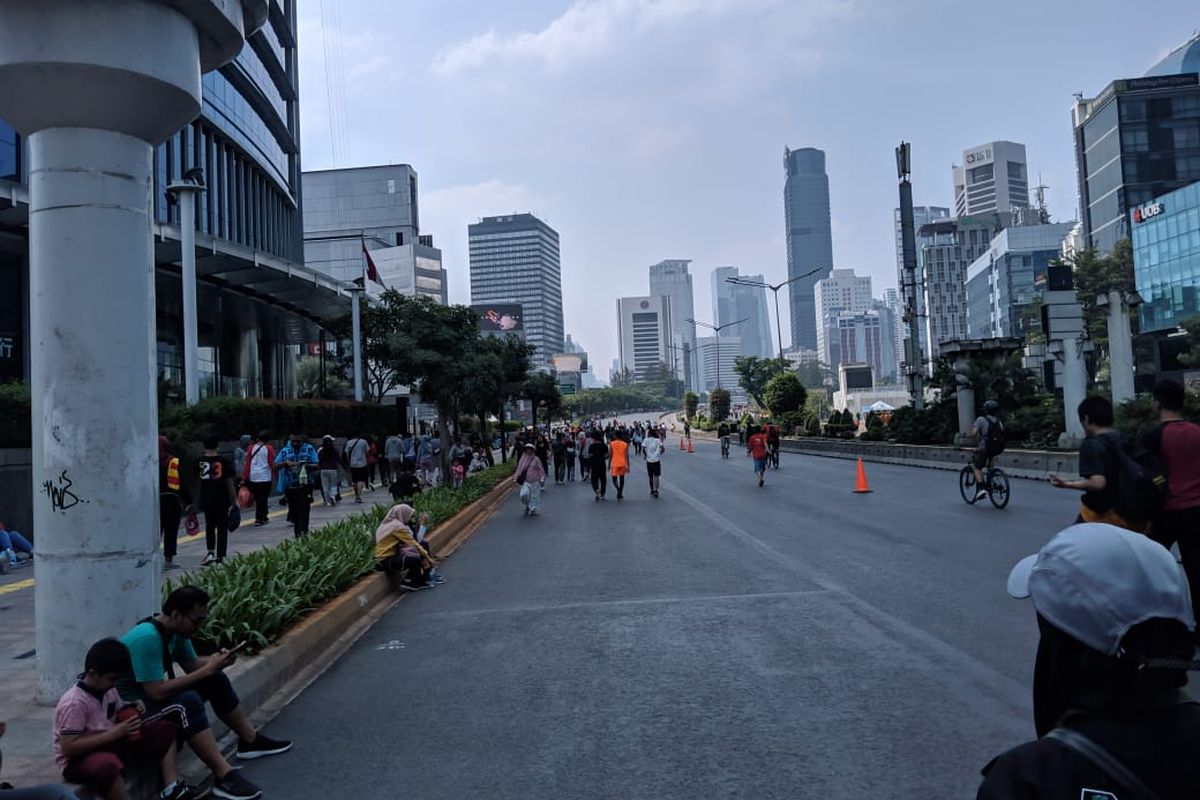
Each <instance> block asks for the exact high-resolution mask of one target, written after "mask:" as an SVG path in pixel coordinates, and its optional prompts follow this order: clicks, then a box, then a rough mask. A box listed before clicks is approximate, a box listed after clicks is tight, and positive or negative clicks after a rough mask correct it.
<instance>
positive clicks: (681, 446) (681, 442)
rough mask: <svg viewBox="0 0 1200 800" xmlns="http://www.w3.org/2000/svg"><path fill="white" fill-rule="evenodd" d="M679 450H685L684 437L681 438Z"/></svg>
mask: <svg viewBox="0 0 1200 800" xmlns="http://www.w3.org/2000/svg"><path fill="white" fill-rule="evenodd" d="M679 449H680V450H683V449H684V447H683V437H682V436H680V437H679Z"/></svg>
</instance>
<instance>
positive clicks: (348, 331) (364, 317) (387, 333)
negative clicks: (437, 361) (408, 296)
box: [326, 292, 404, 403]
mask: <svg viewBox="0 0 1200 800" xmlns="http://www.w3.org/2000/svg"><path fill="white" fill-rule="evenodd" d="M387 294H388V293H387V292H384V294H383V295H381V296H380V298H379V299H378V301H377V302H376V301H372V302H367V301H366V300H365V299H364V301H363V302H362V303H361V304H360V325H359V335H360V338H361V340H362V359H363V397H365V398H368V399H372V400H374V401H375V402H376V403H382V402H383V397H384V395H386V394H387V393H388V392H390V391H391V390H392V389H395V388H396V387H397V386H401V385H403V384H404V381H402V380H400V378H399V376H398V374H397V371H396V362H395V355H396V353H395V349H394V347H393V346H392V344H391V341H390V340H391V337H392V336H393V334H395V333H396V332H397V330H398V329H397V325H398V324H399V322H400V320H399V318H398V317H397V314H396V308H395V305H394V304H392V303H389V301H388V300H387ZM400 296H403V295H400ZM328 327H329V331H330V332H331V333H332V334H333V335H334V336H335V337H337V338H338V339H339V340H341V341H344V342H351V341H352V339H353V333H354V331H353V325H352V320H351V315H349V314H347V315H346V316H344V317H342V318H340V319H336V320H333V321H331V322H330V323H329V325H328ZM337 367H338V371H339V372H340V373H341V375H342V377H343V378H344V379H345V381H346V383H347V385H349V386H353V385H354V350H353V346H352V345H351V346H350V347H343V348H341V349H340V350H339V354H338V357H337ZM326 386H328V381H326Z"/></svg>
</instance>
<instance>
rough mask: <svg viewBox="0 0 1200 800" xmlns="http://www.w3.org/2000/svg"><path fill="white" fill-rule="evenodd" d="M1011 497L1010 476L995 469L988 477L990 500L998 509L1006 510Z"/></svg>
mask: <svg viewBox="0 0 1200 800" xmlns="http://www.w3.org/2000/svg"><path fill="white" fill-rule="evenodd" d="M1010 496H1011V495H1010V489H1009V485H1008V476H1007V475H1005V474H1004V470H1002V469H993V470H992V473H991V474H990V475H989V476H988V499H989V500H991V501H992V505H994V506H995V507H996V508H1004V507H1005V506H1006V505H1008V499H1009V497H1010Z"/></svg>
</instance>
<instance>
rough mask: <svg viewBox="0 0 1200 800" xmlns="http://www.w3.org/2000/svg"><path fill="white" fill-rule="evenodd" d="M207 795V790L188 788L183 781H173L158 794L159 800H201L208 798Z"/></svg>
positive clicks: (208, 791) (197, 787)
mask: <svg viewBox="0 0 1200 800" xmlns="http://www.w3.org/2000/svg"><path fill="white" fill-rule="evenodd" d="M209 793H210V790H209V789H202V788H200V787H199V786H189V785H187V784H186V783H184V782H183V781H175V782H174V783H172V784H171V785H170V786H168V787H167V788H165V789H163V790H162V791H161V792H159V793H158V796H159V798H160V800H201V798H204V797H208V795H209Z"/></svg>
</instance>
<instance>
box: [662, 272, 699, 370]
mask: <svg viewBox="0 0 1200 800" xmlns="http://www.w3.org/2000/svg"><path fill="white" fill-rule="evenodd" d="M690 263H692V262H691V261H690V260H689V259H684V258H669V259H667V260H666V261H660V262H658V263H657V264H653V265H651V267H650V294H651V295H653V296H656V297H666V298H668V299H669V300H670V302H671V345H672V346H673V347H675V348H678V349H676V350H672V351H669V352H668V354H667V358H666V359H665V360H666V362H667V363H668V364H671V365H674V367H675V372H676V374H677V375H679V377H680V379H682V380H683V382H684V383H686V384H687V387H688V388H689V389H695V388H696V387H697V386H699V384H700V368H699V361H698V359H697V358H696V326H695V324H694V323H691V322H688V320H689V319H695V316H696V307H695V298H694V295H693V293H692V275H691V273H690V272H688V264H690Z"/></svg>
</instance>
